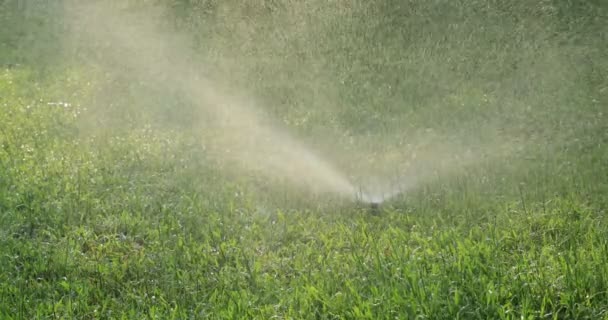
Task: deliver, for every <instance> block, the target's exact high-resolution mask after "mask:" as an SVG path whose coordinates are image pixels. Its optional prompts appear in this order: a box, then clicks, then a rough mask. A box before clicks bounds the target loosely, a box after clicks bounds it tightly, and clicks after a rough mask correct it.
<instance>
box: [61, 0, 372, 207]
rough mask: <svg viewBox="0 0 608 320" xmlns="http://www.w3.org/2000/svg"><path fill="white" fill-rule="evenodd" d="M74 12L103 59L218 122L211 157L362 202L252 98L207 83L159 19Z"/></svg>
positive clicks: (97, 8) (208, 130)
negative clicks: (177, 96) (150, 79)
mask: <svg viewBox="0 0 608 320" xmlns="http://www.w3.org/2000/svg"><path fill="white" fill-rule="evenodd" d="M72 9H73V11H72V13H73V15H72V16H73V17H74V19H73V21H74V27H75V30H77V31H78V32H82V31H84V34H85V37H86V38H87V39H88V40H89V41H91V39H92V40H93V41H96V42H98V43H103V44H105V48H104V54H107V55H108V56H109V58H110V59H111V60H113V61H117V62H118V63H119V64H120V65H122V66H124V67H125V68H128V69H130V70H132V71H134V72H135V73H136V74H137V76H139V77H153V78H155V79H157V80H158V81H162V82H163V84H164V85H166V86H169V87H171V89H173V90H177V91H178V92H180V94H181V95H183V96H184V97H185V98H186V99H188V100H190V102H191V103H193V104H196V105H197V106H198V107H200V111H201V112H202V114H203V116H204V117H205V118H208V119H212V121H209V122H208V123H206V126H205V127H204V128H202V130H205V132H204V133H202V134H201V135H204V136H205V139H204V144H205V147H206V148H207V149H208V151H209V153H211V154H213V155H214V156H216V157H217V159H220V160H221V161H222V162H223V163H226V164H229V165H235V166H237V167H239V168H241V169H244V170H249V171H251V172H255V173H261V174H263V175H266V176H268V177H269V178H279V179H281V180H283V181H285V180H286V181H288V182H289V183H290V184H292V185H297V186H300V187H303V188H306V189H308V190H309V191H312V192H314V193H333V194H337V195H340V196H342V197H346V198H354V197H355V196H356V194H357V188H355V187H354V186H353V185H352V184H351V183H350V182H349V181H348V179H347V178H346V177H345V176H344V175H343V174H342V173H340V172H339V171H338V170H336V169H335V168H333V167H332V166H331V165H330V164H329V163H328V162H327V161H325V160H323V159H322V158H321V157H320V156H319V155H317V154H315V153H314V152H313V151H311V150H309V149H308V148H307V147H306V146H304V145H303V144H302V143H300V142H299V141H297V140H296V139H295V138H293V137H292V136H290V135H289V134H288V133H287V132H285V131H284V130H281V129H279V128H278V126H276V125H274V124H273V122H272V120H270V118H269V117H268V116H267V115H264V114H263V113H262V112H260V111H258V109H256V108H255V105H254V103H253V102H252V101H251V99H244V98H239V97H238V94H236V93H234V92H230V90H227V89H225V88H222V87H221V86H220V85H217V84H216V83H214V81H212V80H211V79H207V78H205V77H204V76H203V74H204V73H205V68H204V67H203V66H202V65H198V64H196V63H193V62H192V61H191V59H190V58H191V57H192V56H193V55H194V53H193V52H191V51H190V50H188V49H186V46H184V44H183V43H181V42H180V41H179V39H177V40H176V38H177V36H176V35H172V34H163V33H162V32H160V31H159V30H156V29H155V25H154V20H153V19H152V18H149V17H145V16H143V15H141V14H138V15H134V16H129V15H125V14H120V13H119V12H118V11H116V10H112V9H109V8H107V7H104V6H102V5H74V6H72ZM134 21H136V22H134ZM245 100H247V101H246V102H245ZM364 199H365V200H369V199H368V197H367V196H366V197H365V198H364Z"/></svg>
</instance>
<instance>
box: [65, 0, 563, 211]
mask: <svg viewBox="0 0 608 320" xmlns="http://www.w3.org/2000/svg"><path fill="white" fill-rule="evenodd" d="M294 6H296V7H297V5H295V4H294ZM370 8H372V6H363V5H361V6H359V7H356V8H355V7H353V8H351V7H344V8H338V12H340V18H341V19H344V25H347V24H346V22H348V21H351V22H352V21H354V19H355V18H356V16H357V13H361V12H366V13H368V12H371V13H373V10H372V9H370ZM300 9H302V8H300ZM370 10H372V11H370ZM66 11H67V21H70V30H71V33H72V35H73V38H72V40H74V39H75V41H76V42H80V44H81V45H82V44H83V43H84V46H87V45H89V46H92V47H95V50H96V53H97V62H99V61H101V62H102V68H104V69H106V70H108V71H110V72H114V73H120V74H124V75H127V78H128V79H131V80H133V81H142V79H145V80H146V81H150V82H154V83H156V85H157V87H158V88H160V90H168V91H172V92H177V94H178V95H179V96H180V97H181V98H182V99H184V100H186V101H187V102H188V103H189V104H191V105H193V106H196V113H197V116H199V118H200V119H201V120H200V123H199V124H198V134H200V139H201V146H202V147H204V148H205V150H206V152H207V153H208V154H209V155H210V157H211V158H213V159H215V160H216V161H217V162H218V163H221V168H218V170H225V171H229V172H232V173H235V174H237V175H238V174H239V173H242V174H244V175H253V176H256V177H264V179H268V180H270V181H273V182H276V183H279V184H280V183H284V184H288V185H289V186H295V187H296V188H298V189H301V190H305V191H306V192H311V193H313V194H332V195H338V196H340V197H343V198H346V199H360V200H363V201H366V202H370V201H372V202H381V201H384V200H387V199H390V198H392V197H394V196H396V195H398V194H402V193H405V192H407V191H409V190H411V189H413V188H415V187H416V186H417V185H418V184H420V183H423V182H424V181H426V180H429V179H431V178H432V177H435V176H450V175H454V174H458V172H459V171H460V170H461V169H463V168H465V167H467V166H471V165H474V164H478V163H480V162H489V161H491V159H506V158H508V157H509V156H512V155H513V154H514V153H517V152H519V151H521V150H523V149H524V148H525V147H526V146H528V145H532V144H538V143H544V142H546V137H547V136H548V135H550V134H551V133H552V132H553V131H552V129H551V128H550V127H549V126H547V124H545V123H542V122H540V121H538V119H542V117H543V115H544V114H546V113H548V112H551V110H550V109H549V108H544V107H543V108H537V109H533V108H531V107H530V105H531V103H532V102H534V99H537V100H540V99H541V97H540V93H542V92H544V91H547V90H549V89H550V90H554V89H557V88H559V87H563V84H564V82H563V79H564V78H565V77H567V75H568V68H567V67H566V66H562V68H561V69H559V71H553V70H557V69H552V68H554V67H556V66H560V63H561V61H562V57H561V54H560V53H559V52H557V53H556V52H555V51H553V50H552V47H551V46H547V47H543V48H541V50H537V49H535V48H527V47H525V46H523V45H522V49H516V50H515V51H516V52H517V54H515V55H514V57H515V58H511V59H512V60H521V61H523V63H524V64H526V63H528V64H529V66H528V67H529V68H528V69H527V70H525V72H522V71H517V72H514V71H510V72H511V73H510V74H508V75H494V76H497V77H502V78H501V79H500V82H497V81H496V80H493V81H488V80H487V79H485V78H484V76H485V77H486V78H487V74H482V73H481V72H480V71H473V72H471V71H469V70H459V69H458V68H460V67H462V66H467V67H468V64H471V63H473V64H475V66H474V67H470V70H489V69H491V68H493V67H494V65H492V64H491V61H493V60H490V59H489V58H487V57H492V56H496V55H499V54H500V50H499V49H496V48H494V47H488V48H486V49H484V50H486V52H484V55H483V56H481V57H479V58H478V61H474V62H469V60H467V59H469V58H471V57H467V56H466V55H467V54H469V55H471V56H473V58H475V57H474V55H473V54H471V53H469V47H466V46H467V45H470V46H471V47H474V46H475V40H474V39H473V40H472V38H471V36H469V35H467V36H466V37H468V38H466V37H463V39H457V40H455V41H454V43H457V44H459V45H460V44H462V45H461V47H452V48H450V51H447V53H445V56H440V55H436V54H435V55H434V53H433V52H434V51H433V50H435V49H436V51H437V52H443V51H445V50H443V49H441V48H440V49H441V50H440V49H437V48H435V49H433V48H434V46H436V43H434V42H433V41H431V40H432V39H430V38H429V39H421V40H416V39H413V40H411V42H412V43H413V45H412V49H410V50H409V51H407V54H408V55H407V56H406V57H404V58H402V60H400V61H398V63H400V64H403V65H406V66H416V67H417V69H413V67H409V68H410V69H411V70H412V71H411V72H409V73H408V74H404V75H403V77H404V79H412V80H406V83H405V84H403V86H404V88H406V89H402V90H401V91H394V90H393V89H392V87H391V86H389V85H387V86H386V87H387V89H384V88H383V89H382V90H376V91H373V90H372V89H370V86H369V84H368V83H367V82H362V83H361V84H357V83H356V81H355V80H352V81H353V83H354V84H351V86H355V87H356V86H359V88H356V90H354V91H355V92H357V93H356V94H353V95H352V97H355V98H356V97H359V98H360V101H356V100H352V99H353V98H350V100H343V101H342V100H340V98H339V96H340V94H338V93H336V94H335V95H334V97H331V98H328V99H326V100H327V103H326V106H327V109H328V110H331V112H335V113H336V114H338V115H342V116H343V118H344V119H347V118H348V119H350V120H349V121H352V123H356V124H358V125H359V126H360V127H364V126H366V125H368V124H367V123H370V124H369V125H370V126H373V125H376V126H380V127H381V126H385V127H386V130H385V132H383V133H382V135H381V136H380V137H377V136H374V135H370V134H367V133H365V130H361V132H364V133H361V134H359V135H355V134H352V133H349V132H351V131H352V130H350V128H349V127H348V126H347V125H345V124H344V123H345V122H346V120H342V119H338V120H332V121H333V122H332V121H327V123H328V124H330V125H332V126H333V127H331V128H326V129H325V133H324V134H321V135H320V136H318V137H316V138H315V139H311V138H309V137H307V139H301V138H302V137H303V136H304V137H306V134H302V133H300V134H294V132H292V131H291V130H289V128H288V127H287V126H284V125H283V124H282V123H281V121H280V119H279V118H278V117H275V114H274V113H273V112H270V111H269V109H270V108H268V106H267V105H265V104H266V102H260V101H259V100H258V99H257V97H256V96H255V95H252V94H250V93H249V92H248V90H242V89H241V88H240V86H239V85H238V84H237V83H239V79H238V75H234V74H218V73H217V72H216V71H213V70H214V68H213V67H212V66H211V65H209V64H206V63H205V62H204V59H202V58H201V57H200V55H198V53H197V51H196V50H195V49H193V48H192V47H191V46H190V44H189V43H190V37H189V36H188V35H187V34H186V33H183V34H182V33H180V32H177V31H175V29H174V28H173V27H167V25H166V24H163V22H164V21H165V12H164V9H159V8H148V9H146V10H141V9H140V10H138V11H137V12H129V11H128V10H125V9H124V8H123V7H121V6H119V5H108V4H102V3H101V2H93V3H89V4H80V3H73V4H72V5H69V6H67V8H66ZM293 11H294V12H296V13H295V14H294V16H296V17H298V16H297V14H298V13H297V12H298V10H297V8H296V9H293ZM349 19H350V20H349ZM412 21H413V22H412V23H414V22H415V21H414V20H412ZM234 22H238V23H240V21H236V20H235V21H234ZM337 24H338V25H340V21H338V22H337ZM302 25H307V24H305V23H302ZM450 26H452V25H450ZM326 27H327V28H334V27H335V26H333V25H329V26H326ZM468 27H470V28H476V27H477V26H476V25H475V24H474V23H469V25H468ZM244 28H245V27H244ZM347 31H348V30H347ZM355 31H357V30H352V32H355ZM431 31H432V30H431ZM457 31H458V32H460V33H462V34H468V33H467V30H465V29H463V30H457ZM537 31H538V30H533V31H531V32H536V33H537V34H539V35H542V34H543V33H541V32H537ZM307 32H308V31H307V30H306V29H305V28H304V30H303V31H302V30H298V34H305V35H306V34H307ZM316 32H322V30H321V31H319V30H317V31H316ZM307 36H308V37H309V38H310V37H311V38H312V39H314V38H315V34H314V33H312V35H311V34H308V35H307ZM461 40H462V41H461ZM532 40H534V39H532ZM269 41H271V40H269ZM370 41H371V40H370ZM467 41H468V42H467ZM235 43H236V44H238V42H235ZM450 43H451V42H448V45H449V44H450ZM309 45H310V46H313V45H315V42H309ZM378 46H380V47H381V48H382V46H381V45H378ZM229 49H230V48H224V49H223V50H225V51H219V52H218V55H226V56H229V57H233V56H234V55H235V54H233V53H231V52H230V51H229ZM235 50H237V49H235ZM305 50H313V49H310V48H305ZM386 52H389V51H388V49H387V51H386ZM395 52H398V51H395ZM429 52H430V53H429ZM382 54H384V55H387V54H388V53H382V52H380V51H379V53H378V56H382ZM236 55H237V57H234V58H233V61H232V62H231V64H232V65H234V66H238V67H241V64H242V65H244V66H243V68H249V69H253V68H255V65H253V66H252V65H246V64H247V63H248V61H247V59H246V57H238V54H236ZM455 57H458V59H460V60H462V61H460V62H454V61H456V60H458V59H456V58H455ZM484 57H485V58H484ZM239 58H242V61H241V60H240V59H239ZM385 58H387V59H388V58H391V57H387V56H385ZM395 58H397V57H395ZM500 58H501V57H500V56H498V58H496V59H498V60H500ZM366 59H368V60H373V59H375V57H367V58H366ZM484 59H485V60H484ZM503 60H505V61H507V60H508V59H503ZM539 61H540V63H538V62H539ZM346 62H348V61H346ZM346 62H343V63H346ZM507 62H508V61H507ZM507 62H505V65H506V64H507ZM484 63H485V64H484ZM352 64H353V65H354V66H356V61H354V62H352ZM304 67H305V66H304ZM383 68H385V69H386V68H392V66H391V65H387V66H385V67H383ZM500 68H503V67H502V66H499V69H500ZM509 68H510V67H507V66H505V67H504V68H503V69H505V70H507V69H509ZM237 69H238V68H237ZM296 69H297V68H296ZM351 69H355V67H352V68H351ZM408 70H409V69H408ZM500 70H502V69H500ZM509 70H510V69H509ZM537 70H538V71H543V72H544V74H543V77H544V78H542V79H541V80H542V81H538V79H537V78H538V77H537V76H536V75H535V73H534V72H533V71H537ZM302 71H304V70H302ZM380 71H382V70H379V71H377V72H376V74H372V75H370V76H368V77H370V78H371V77H374V76H379V75H380V74H381V72H380ZM475 72H477V78H476V75H475ZM488 74H490V72H488ZM340 77H341V76H340V74H337V75H336V78H340ZM342 78H345V77H342ZM416 79H422V80H421V81H417V80H416ZM477 79H478V80H477ZM312 81H318V82H322V81H325V79H321V78H317V79H313V80H312ZM346 81H347V80H340V82H341V83H346ZM387 81H388V80H387ZM528 83H529V84H531V85H529V86H526V85H527V84H528ZM293 86H294V87H296V88H297V83H294V84H293ZM336 87H337V85H336ZM524 87H525V88H524ZM408 88H409V91H408ZM429 88H430V89H429ZM414 89H416V90H414ZM327 90H331V89H327ZM391 90H392V91H391ZM334 91H336V92H337V91H339V90H338V89H336V90H334ZM425 92H426V93H425ZM484 92H493V94H492V95H491V96H488V95H487V94H486V93H484ZM359 95H361V96H359ZM362 95H366V96H362ZM400 95H402V96H403V99H402V100H403V101H398V102H395V101H397V100H398V99H400ZM382 97H389V98H386V99H385V100H379V99H382ZM412 97H417V98H416V99H417V100H415V99H413V98H412ZM462 97H466V99H467V101H472V102H473V103H475V104H479V106H478V107H476V108H477V110H478V111H477V114H476V117H468V116H463V115H461V114H460V113H459V112H460V111H459V110H460V109H461V108H462V107H463V106H464V105H465V104H464V102H462V101H461V99H463V98H462ZM559 98H560V97H559V96H556V97H555V98H554V99H556V100H558V99H559ZM408 99H409V100H408ZM378 101H380V103H381V104H384V106H383V108H385V110H382V111H386V112H387V113H389V114H390V113H391V108H393V109H395V112H394V114H395V115H394V116H392V118H388V119H384V120H382V119H380V118H379V117H378V116H377V115H376V114H374V112H372V111H370V110H371V108H369V107H367V106H366V105H365V103H369V105H372V104H376V105H378V104H379V103H378ZM531 101H532V102H531ZM349 103H351V104H352V105H359V109H356V108H354V107H351V106H348V104H349ZM467 103H469V102H467ZM544 103H547V104H548V103H549V102H547V101H544ZM344 105H346V106H344ZM402 105H406V106H407V108H403V107H399V106H402ZM442 106H446V107H445V109H444V108H442ZM447 106H450V107H451V109H449V108H448V107H447ZM309 107H310V108H311V109H313V106H312V105H311V106H309ZM423 107H426V108H423ZM315 109H316V110H318V109H321V108H319V107H318V106H316V108H315ZM462 109H463V110H464V108H462ZM445 110H450V111H449V112H446V111H445ZM450 112H452V113H453V114H454V116H451V115H450V114H451V113H450ZM468 113H469V111H467V114H468ZM463 114H464V112H463ZM528 120H529V122H526V121H528ZM336 122H338V123H342V124H337V125H336V124H334V123H336ZM311 142H314V143H311Z"/></svg>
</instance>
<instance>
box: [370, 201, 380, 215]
mask: <svg viewBox="0 0 608 320" xmlns="http://www.w3.org/2000/svg"><path fill="white" fill-rule="evenodd" d="M369 207H370V213H371V214H373V215H378V214H379V213H380V203H379V202H371V203H370V204H369Z"/></svg>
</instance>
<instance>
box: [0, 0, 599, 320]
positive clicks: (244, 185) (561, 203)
mask: <svg viewBox="0 0 608 320" xmlns="http://www.w3.org/2000/svg"><path fill="white" fill-rule="evenodd" d="M14 3H16V2H14ZM14 3H13V2H11V1H5V2H0V7H2V6H5V7H2V8H9V9H10V8H13V7H11V6H12V4H14ZM130 3H131V6H132V8H135V9H137V8H139V7H138V6H144V4H142V3H140V2H139V1H131V2H130ZM226 3H227V4H225V6H226V8H228V9H232V10H228V9H222V8H221V5H215V7H214V5H210V7H206V6H205V3H203V2H200V3H199V2H192V3H190V4H188V3H186V2H183V1H176V2H175V3H174V4H176V5H175V6H170V7H171V11H169V13H168V16H167V17H166V18H167V19H166V21H170V22H166V23H167V25H165V27H167V28H175V29H176V30H179V31H180V32H183V33H184V34H187V35H189V36H191V37H190V38H189V39H192V41H193V43H194V44H193V45H194V46H195V47H196V53H197V54H199V56H198V57H197V58H198V59H200V60H201V61H204V62H205V63H208V64H209V65H210V66H212V67H213V70H211V71H210V72H211V73H212V74H216V75H217V74H222V75H225V74H229V75H230V77H227V79H235V80H234V82H231V83H230V85H231V86H234V87H235V88H239V89H241V90H242V92H244V93H246V94H247V95H249V94H250V95H251V96H252V97H256V99H257V101H258V102H259V104H260V105H261V106H267V107H264V108H265V109H264V110H265V111H267V112H268V113H270V114H272V115H273V116H274V117H275V118H276V119H278V122H281V124H282V125H284V127H285V128H287V129H288V130H289V131H290V132H292V133H294V135H296V136H297V137H299V138H302V140H303V141H305V142H306V144H307V145H310V146H312V147H313V148H315V149H316V150H320V151H321V153H322V154H324V155H325V154H327V155H328V157H329V158H330V159H331V160H332V161H333V162H334V163H336V164H337V165H338V166H339V167H340V168H345V171H346V172H347V173H348V174H350V175H352V176H353V177H354V178H358V176H357V172H361V170H362V172H366V170H368V169H369V167H373V166H374V165H378V164H383V163H391V164H393V165H394V166H396V167H399V168H401V166H405V164H404V163H401V162H400V161H402V162H405V161H406V160H407V159H409V160H411V159H410V158H409V157H407V154H408V153H412V152H413V151H418V152H420V154H422V155H423V156H424V152H425V146H433V145H441V146H446V145H447V146H454V149H455V150H461V149H462V148H463V147H468V148H471V149H473V152H479V154H481V155H483V157H480V159H479V160H478V161H476V162H475V163H474V165H470V166H462V167H457V170H449V174H448V173H445V172H442V171H439V172H437V173H432V174H429V175H428V179H426V180H424V181H422V183H421V184H420V185H418V186H417V188H415V189H413V190H412V191H411V192H409V193H407V194H405V195H401V196H398V197H396V198H395V199H392V200H391V201H389V202H387V203H385V204H384V205H383V206H382V210H381V211H382V212H381V213H380V214H379V215H370V214H369V212H368V210H367V208H366V207H365V206H363V205H360V204H357V203H350V202H348V201H344V200H341V199H336V198H335V197H333V196H332V195H309V194H306V193H299V192H296V190H294V189H293V188H290V187H289V186H285V185H281V184H280V183H279V184H275V183H274V182H273V181H268V180H266V179H265V178H261V177H258V176H256V175H255V174H251V173H242V172H236V173H235V172H234V171H232V170H221V169H219V168H221V167H222V165H223V164H222V163H221V161H218V159H217V158H212V157H210V156H209V155H208V154H207V153H206V151H205V149H203V148H202V147H201V139H202V142H203V143H204V141H205V140H204V139H205V138H209V137H206V136H205V135H202V138H201V134H200V131H201V130H200V128H199V125H200V122H198V120H197V119H196V117H194V116H193V114H196V112H194V111H193V110H192V106H190V105H189V103H188V102H187V101H185V99H180V97H179V95H178V94H177V93H176V92H173V91H171V90H170V89H172V88H169V89H167V88H163V84H160V85H159V84H158V83H155V82H154V81H152V80H149V81H148V80H141V79H134V78H136V77H134V76H133V75H128V74H127V75H125V74H121V73H115V72H114V73H112V72H110V73H106V72H105V69H104V68H105V67H107V64H108V63H107V61H104V59H105V58H103V57H101V58H100V57H90V56H88V55H86V54H84V53H87V52H88V53H90V51H87V50H90V48H82V47H79V46H78V45H74V44H65V47H64V48H63V51H64V52H61V55H64V56H65V58H63V59H62V58H58V57H56V56H53V57H50V58H49V59H50V60H49V61H50V62H48V63H49V64H51V63H52V64H56V63H57V61H58V60H59V61H62V62H61V63H60V64H58V65H56V66H53V67H51V66H49V64H47V63H46V62H45V61H35V60H36V59H39V57H40V56H41V55H45V52H46V51H44V50H42V49H40V48H41V47H44V48H47V46H44V45H43V44H44V43H43V44H41V45H39V46H34V47H31V46H30V45H28V43H29V42H27V41H32V39H33V38H31V39H30V38H28V40H27V41H26V40H23V41H24V42H19V39H20V38H19V37H18V36H16V35H17V33H18V32H23V30H28V28H30V27H31V28H39V27H40V25H39V24H36V23H35V22H36V21H38V20H35V17H34V18H31V17H30V18H29V19H34V20H35V21H34V22H32V21H30V20H25V22H24V23H25V26H23V25H15V26H14V28H15V29H14V31H15V32H16V33H10V32H9V31H8V29H2V31H0V32H2V33H0V40H2V39H4V38H3V37H5V38H6V39H9V40H10V41H7V42H3V43H7V44H10V46H4V45H3V46H0V52H2V53H3V56H2V58H3V61H2V62H0V63H4V59H6V60H7V61H8V62H6V67H3V68H2V70H0V108H1V110H2V112H1V113H0V270H2V272H1V273H0V318H3V319H32V318H34V319H47V318H48V319H51V318H52V319H54V318H66V319H106V318H107V319H140V318H149V319H187V318H193V319H204V318H211V319H235V318H238V319H425V318H429V319H608V219H607V217H606V214H607V211H606V210H607V209H608V200H607V198H606V196H605V195H606V194H608V148H607V144H608V126H607V125H606V123H608V121H607V120H608V119H607V118H606V117H607V116H608V114H607V113H608V108H607V106H608V81H606V79H607V77H606V76H607V75H608V59H607V58H608V57H606V52H608V50H604V49H607V47H606V46H607V45H608V41H606V36H607V31H606V27H605V26H604V24H603V23H602V22H601V21H603V20H602V18H605V17H606V15H605V14H606V13H607V12H608V9H607V8H605V5H604V6H603V5H602V3H600V2H599V1H596V2H593V1H589V2H580V3H578V2H560V1H541V2H539V3H538V6H536V5H530V4H529V2H526V1H517V2H514V3H512V4H510V5H501V4H500V3H498V2H494V1H470V2H464V1H454V2H447V1H428V2H425V1H410V2H408V3H407V5H406V4H405V3H401V2H399V1H385V2H383V5H378V6H369V5H366V4H365V3H366V2H363V1H353V2H352V6H351V7H348V6H346V5H345V7H341V6H340V5H339V3H341V2H336V3H329V4H327V3H325V4H322V3H321V2H319V1H313V2H310V3H309V4H298V3H287V2H286V1H274V2H273V1H265V2H263V3H264V4H266V5H267V7H264V9H260V8H261V7H255V6H253V7H252V8H244V7H242V6H240V5H239V4H238V2H235V3H232V2H230V1H227V2H226ZM316 5H319V6H321V8H323V10H320V9H315V8H316V7H315V6H316ZM15 8H16V7H15ZM235 8H236V9H235ZM395 8H397V9H395ZM13 9H14V8H13ZM13 9H11V10H13ZM237 9H238V10H237ZM14 10H16V9H14ZM53 10H56V8H53ZM10 12H13V11H10V10H8V9H7V11H4V12H3V13H1V14H0V18H1V19H3V20H0V21H1V22H2V24H3V25H6V26H9V25H13V24H14V23H16V22H15V21H18V20H19V19H17V18H18V17H19V15H18V12H17V11H14V12H13V14H14V16H11V14H9V13H10ZM298 12H301V13H302V14H295V13H298ZM336 17H338V18H336ZM28 21H29V23H31V24H32V25H31V26H29V25H28V24H27V23H28ZM235 21H242V22H243V23H242V24H235V23H233V22H235ZM429 21H431V22H433V23H430V22H429ZM9 22H10V23H9ZM287 22H291V24H288V23H287ZM46 23H55V22H53V21H51V22H48V21H47V22H46ZM279 26H280V27H284V28H278V27H279ZM480 27H484V28H486V29H484V30H486V31H483V32H482V31H480V30H481V29H480ZM251 28H255V31H256V32H252V31H247V30H251ZM36 30H37V29H36ZM328 30H329V31H328ZM330 31H331V32H330ZM48 32H52V31H48ZM5 34H8V35H10V37H9V36H6V35H5ZM446 34H448V35H450V37H446V36H445V35H446ZM269 35H271V36H272V37H268V36H269ZM41 37H42V38H41V39H43V38H44V35H42V36H41ZM265 39H271V40H265ZM47 40H48V39H47ZM40 41H43V40H40ZM44 41H46V40H44ZM236 44H241V45H240V46H235V45H236ZM313 44H314V45H313ZM9 47H11V48H9ZM228 48H231V49H230V50H229V49H228ZM45 50H46V49H45ZM20 52H26V53H28V54H24V55H20ZM218 52H219V53H224V54H223V55H217V53H218ZM5 53H6V54H5ZM83 55H84V57H83ZM101 56H103V55H101ZM32 57H34V58H32ZM242 57H247V58H246V59H245V58H242ZM448 58H450V59H452V60H451V61H452V62H446V61H447V60H446V59H448ZM28 59H33V60H28ZM11 61H13V62H14V63H10V62H11ZM235 61H238V62H239V63H235ZM345 61H346V62H348V63H346V62H345ZM240 62H242V63H240ZM513 65H515V66H517V68H513V67H512V66H513ZM112 71H114V70H112ZM135 80H137V81H135ZM387 84H388V85H387ZM389 85H390V88H389ZM175 91H177V92H179V90H175ZM59 103H61V104H59ZM64 103H68V104H64ZM370 119H371V120H370ZM195 133H196V134H195ZM328 137H331V138H328ZM502 137H506V138H504V139H503V138H502ZM497 142H500V143H504V145H502V144H500V143H499V144H498V146H496V145H493V143H497ZM408 143H411V144H412V145H408ZM498 147H501V148H503V147H504V148H505V149H506V150H503V149H500V148H498ZM477 149H479V150H477ZM497 149H500V150H498V151H497ZM484 150H491V151H487V152H484ZM501 152H502V153H501ZM498 155H500V156H498ZM390 156H394V157H396V159H397V162H394V161H395V160H390ZM450 156H451V155H449V154H442V155H441V156H439V157H440V158H441V157H446V158H445V159H443V158H442V159H434V158H433V159H429V161H434V162H433V163H435V162H436V163H440V162H442V161H443V160H449V157H450ZM387 158H388V159H387ZM366 161H369V162H366ZM383 161H386V162H383ZM391 161H393V162H391ZM389 169H390V168H389ZM452 169H453V168H452ZM380 171H381V170H380ZM388 171H390V170H388Z"/></svg>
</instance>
